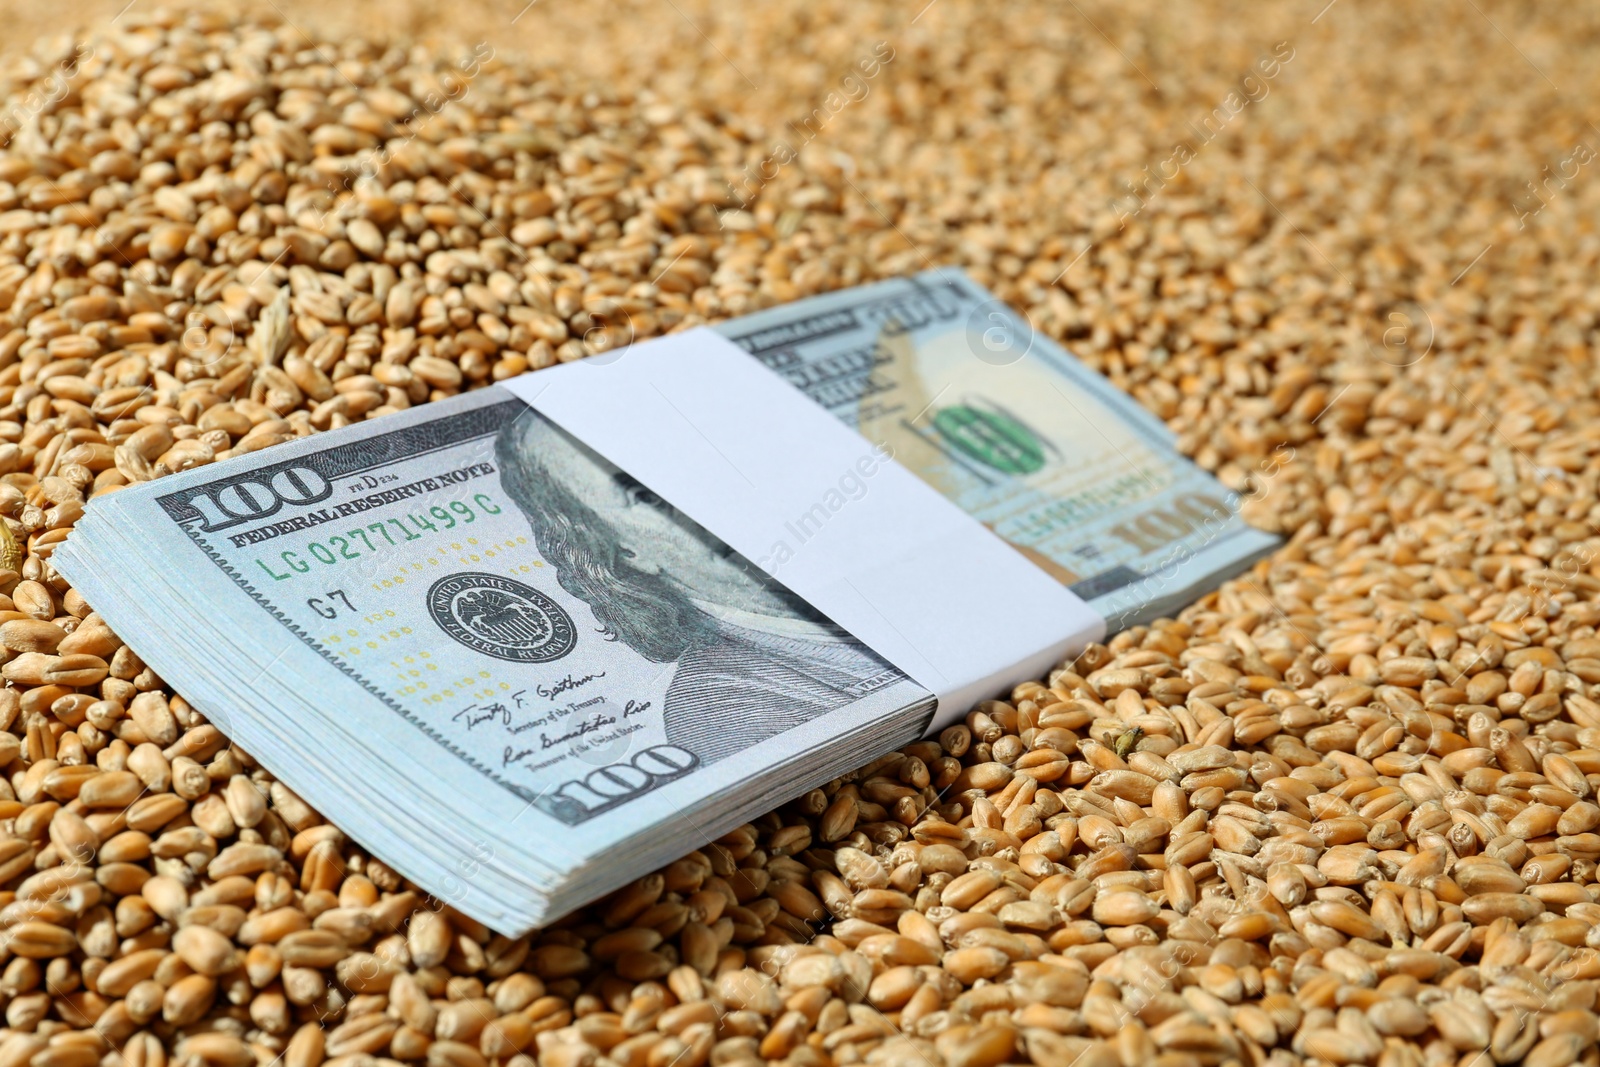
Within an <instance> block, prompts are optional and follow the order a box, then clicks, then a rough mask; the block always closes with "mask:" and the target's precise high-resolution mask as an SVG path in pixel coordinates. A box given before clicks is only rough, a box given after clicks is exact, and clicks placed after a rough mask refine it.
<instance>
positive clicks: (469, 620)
mask: <svg viewBox="0 0 1600 1067" xmlns="http://www.w3.org/2000/svg"><path fill="white" fill-rule="evenodd" d="M428 613H429V614H430V615H432V616H433V621H434V622H436V623H438V625H439V629H441V630H443V631H444V632H445V633H447V634H449V635H450V636H451V637H453V638H455V639H456V640H457V641H459V642H461V643H462V644H463V645H466V646H467V647H468V648H470V649H473V650H474V651H477V652H482V653H483V654H484V655H486V656H493V657H495V658H496V659H508V660H512V661H514V662H517V663H548V662H550V661H551V660H554V659H560V658H561V657H562V656H565V655H566V654H567V653H568V652H571V651H572V648H573V646H574V645H575V644H577V641H578V634H577V631H576V630H575V629H574V628H573V625H572V616H570V615H568V614H567V613H566V612H565V611H563V610H562V608H561V605H560V604H557V603H556V602H555V601H554V600H551V599H550V598H549V597H547V596H545V595H544V594H543V593H541V592H539V591H538V590H537V589H533V588H530V587H529V586H526V585H523V584H522V583H521V582H514V581H512V580H511V579H509V578H502V577H500V576H499V575H498V574H479V573H475V572H471V571H469V572H467V573H465V574H452V575H450V576H449V577H448V578H440V579H439V580H438V581H437V582H434V583H433V585H432V586H431V587H430V588H429V589H428Z"/></svg>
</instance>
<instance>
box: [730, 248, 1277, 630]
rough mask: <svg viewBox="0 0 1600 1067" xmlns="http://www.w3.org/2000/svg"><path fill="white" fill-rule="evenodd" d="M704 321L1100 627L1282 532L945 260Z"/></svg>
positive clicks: (1235, 565)
mask: <svg viewBox="0 0 1600 1067" xmlns="http://www.w3.org/2000/svg"><path fill="white" fill-rule="evenodd" d="M716 329H717V330H718V331H719V332H720V333H722V334H723V335H724V336H725V337H727V338H729V339H730V340H732V341H733V342H734V343H735V344H737V345H739V346H740V347H742V348H744V349H745V351H747V352H749V353H750V354H751V355H753V356H754V357H755V358H757V359H759V360H761V361H762V362H763V363H765V364H766V365H767V366H768V367H771V368H772V369H773V370H775V371H777V372H778V373H779V374H781V375H783V376H784V377H785V378H787V379H788V380H789V381H790V382H791V383H792V384H793V385H794V386H795V387H796V388H798V389H800V390H801V391H802V392H804V393H805V394H806V395H807V396H809V397H811V398H812V399H813V400H815V401H816V402H817V403H818V404H821V405H823V406H824V407H826V408H827V409H828V410H829V411H831V412H833V413H834V414H835V415H837V416H838V417H839V418H840V419H841V420H842V421H844V422H845V423H846V424H847V425H850V426H852V427H855V428H856V429H857V430H859V431H860V432H861V434H862V435H863V436H864V437H866V438H867V439H868V440H870V441H873V442H878V443H882V444H884V445H886V446H887V447H888V448H889V449H890V450H891V451H892V454H893V455H894V457H895V459H896V460H898V461H899V462H900V463H902V464H904V465H905V466H907V467H909V468H911V469H912V470H913V471H915V472H916V473H917V474H918V475H920V476H921V477H922V478H923V480H924V481H926V482H928V483H929V484H930V485H932V486H933V487H934V488H935V489H937V490H938V491H939V492H940V493H942V494H943V495H944V496H945V497H947V498H948V499H949V500H951V501H952V502H954V503H955V504H957V505H958V506H959V507H961V508H962V509H963V510H964V511H966V512H967V513H968V514H970V515H972V516H974V517H975V518H977V519H978V520H979V521H981V522H983V523H984V524H985V525H986V526H988V527H989V528H990V529H991V530H993V531H994V532H995V533H996V534H997V535H999V536H1000V537H1001V538H1003V539H1004V540H1005V541H1007V542H1008V543H1010V544H1011V545H1012V546H1013V547H1014V548H1016V549H1017V551H1019V552H1021V553H1023V554H1024V555H1025V556H1027V557H1028V558H1029V559H1031V560H1032V561H1033V562H1034V563H1036V564H1037V565H1038V566H1039V567H1040V568H1042V569H1043V570H1045V571H1046V572H1047V573H1049V574H1051V575H1053V576H1054V577H1055V578H1056V579H1057V580H1058V581H1060V582H1061V583H1062V584H1064V585H1066V586H1068V587H1069V588H1071V589H1072V591H1073V592H1075V593H1077V594H1078V595H1079V596H1080V597H1082V598H1083V599H1084V600H1086V601H1088V603H1089V605H1090V606H1091V607H1093V608H1094V609H1095V610H1096V611H1098V612H1099V613H1100V614H1101V615H1102V616H1104V617H1105V618H1106V620H1107V622H1108V625H1109V628H1110V629H1111V630H1113V631H1115V630H1119V629H1123V628H1125V627H1127V626H1131V625H1134V624H1136V623H1140V622H1146V621H1149V620H1150V619H1153V618H1157V617H1159V616H1161V615H1164V614H1169V613H1171V612H1172V611H1174V610H1176V609H1177V608H1179V607H1182V606H1183V605H1185V604H1187V603H1189V602H1190V601H1192V600H1193V599H1194V598H1195V596H1196V595H1198V594H1199V593H1200V592H1203V591H1205V590H1207V589H1210V588H1214V587H1215V586H1216V585H1217V584H1218V583H1219V582H1221V581H1222V580H1223V579H1225V578H1227V577H1230V576H1231V575H1233V574H1236V573H1238V572H1239V571H1242V570H1243V569H1245V568H1246V567H1248V566H1249V565H1250V564H1251V563H1252V562H1254V561H1255V560H1257V559H1259V558H1260V557H1262V556H1263V555H1265V554H1266V553H1268V552H1270V551H1271V550H1272V549H1273V548H1274V547H1275V546H1276V545H1277V544H1279V539H1278V538H1277V537H1275V536H1273V535H1271V534H1268V533H1265V532H1263V531H1260V530H1257V529H1254V528H1253V527H1251V526H1249V525H1247V524H1246V523H1245V522H1244V521H1243V520H1242V519H1240V518H1239V516H1238V514H1237V509H1236V507H1235V503H1236V502H1235V500H1234V499H1233V497H1232V495H1231V494H1230V493H1229V492H1228V491H1227V490H1226V489H1225V488H1224V487H1223V486H1222V485H1221V484H1220V483H1219V482H1217V480H1216V479H1215V478H1213V477H1212V476H1211V475H1209V474H1207V473H1206V472H1205V471H1203V470H1201V469H1200V468H1199V467H1197V466H1196V465H1195V464H1194V463H1192V462H1190V461H1189V460H1188V459H1186V458H1185V457H1183V456H1182V455H1180V454H1179V453H1178V452H1177V450H1176V449H1175V448H1174V447H1173V436H1172V433H1171V431H1170V430H1168V429H1167V427H1166V425H1165V424H1163V423H1162V422H1161V421H1160V420H1159V419H1157V418H1156V417H1155V416H1154V415H1152V414H1150V413H1149V412H1148V411H1146V410H1144V409H1143V408H1141V407H1140V406H1139V405H1138V404H1136V403H1135V402H1134V401H1133V400H1132V399H1131V398H1129V397H1128V396H1127V395H1126V394H1124V393H1122V392H1120V391H1119V390H1117V389H1116V388H1115V387H1114V386H1112V385H1111V383H1110V382H1108V381H1106V379H1105V378H1104V377H1102V376H1101V375H1099V374H1097V373H1095V372H1094V371H1092V370H1090V369H1088V368H1087V367H1085V366H1084V365H1083V364H1082V363H1080V362H1078V361H1077V360H1076V359H1074V358H1073V357H1072V356H1071V355H1069V354H1068V353H1067V352H1066V351H1064V350H1063V349H1062V348H1061V346H1060V345H1057V344H1056V343H1055V342H1054V341H1052V340H1050V338H1048V337H1046V336H1045V335H1043V334H1041V333H1038V332H1036V331H1034V330H1033V329H1032V328H1031V327H1030V326H1029V324H1028V323H1027V321H1026V320H1024V319H1023V318H1022V317H1021V316H1019V315H1017V313H1016V312H1015V311H1013V310H1012V309H1011V308H1010V307H1008V306H1007V305H1006V304H1004V303H1003V302H1001V301H999V300H997V299H995V298H994V297H993V296H992V295H991V294H990V293H989V292H987V291H986V290H985V289H983V288H982V287H981V286H979V285H977V284H976V283H974V282H973V281H972V280H971V279H970V278H968V277H967V276H966V274H965V273H963V272H962V271H960V270H958V269H954V268H944V269H939V270H930V271H927V272H924V273H922V274H918V275H916V276H913V277H909V278H897V279H894V280H892V281H885V282H880V283H877V284H873V285H864V286H860V287H858V288H855V289H847V290H843V291H840V292H836V293H829V294H826V295H823V296H817V297H811V298H809V299H806V300H800V301H797V302H795V303H792V304H785V305H783V306H781V307H776V308H772V309H770V310H767V311H762V312H758V313H756V314H754V315H747V316H744V317H743V318H738V319H734V320H731V321H729V322H725V323H723V324H721V325H720V326H717V327H716ZM792 536H793V538H794V540H795V541H796V542H797V543H798V542H799V541H801V540H802V539H803V538H804V537H805V536H807V530H806V529H803V528H799V527H797V528H796V529H795V530H793V531H792Z"/></svg>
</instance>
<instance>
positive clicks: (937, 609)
mask: <svg viewBox="0 0 1600 1067" xmlns="http://www.w3.org/2000/svg"><path fill="white" fill-rule="evenodd" d="M503 384H505V385H506V386H507V387H508V388H509V389H510V390H511V391H512V392H513V393H515V394H516V395H517V396H519V397H521V398H522V399H523V400H525V401H527V402H528V403H529V404H530V405H531V406H533V407H534V408H535V409H537V410H538V411H539V412H541V413H542V414H544V415H545V416H546V417H547V418H549V419H551V420H552V421H553V422H555V423H556V424H557V425H558V426H560V427H562V428H563V429H565V430H566V431H567V432H568V433H570V434H572V435H573V436H574V437H576V438H578V439H579V440H580V441H583V442H584V443H585V444H587V445H588V446H589V447H590V448H593V449H594V450H595V451H596V452H598V453H600V454H601V455H602V456H604V457H605V458H606V459H608V460H610V461H611V462H612V463H614V464H616V466H618V467H620V468H621V469H623V470H625V471H627V472H628V473H629V474H630V475H632V476H633V477H634V478H637V479H638V480H639V481H640V482H641V483H643V484H644V485H646V486H648V487H649V488H650V489H651V490H652V491H653V492H655V493H657V494H658V495H660V496H661V497H662V498H663V499H665V500H667V501H670V502H671V503H672V504H673V505H674V506H675V507H677V508H678V509H679V510H681V511H682V512H684V513H685V514H686V515H688V516H689V517H690V518H692V519H694V520H695V521H696V522H698V523H699V524H700V525H702V526H704V527H705V528H706V529H708V530H710V531H711V532H712V533H713V534H715V535H716V536H717V537H719V538H721V539H722V540H723V541H725V542H727V543H728V544H729V545H730V546H732V547H733V548H734V549H736V550H737V551H738V552H739V553H740V554H742V555H743V556H745V557H746V558H747V559H750V560H753V561H755V562H756V563H757V565H758V566H760V567H761V568H762V569H763V570H765V571H766V572H767V573H769V574H773V575H774V576H776V577H777V578H778V579H779V580H780V581H782V582H783V583H784V584H785V585H786V586H788V587H789V588H790V589H791V590H793V591H794V592H795V593H796V594H798V595H799V596H801V597H803V598H804V599H805V600H806V601H808V602H809V603H811V604H812V605H813V606H815V607H816V608H817V609H818V610H820V611H822V612H823V613H824V614H826V615H827V616H828V617H829V618H831V619H833V620H834V622H836V623H838V624H839V625H840V626H842V627H844V628H845V629H846V630H848V631H849V632H850V633H852V634H854V635H855V636H856V637H857V638H858V639H859V640H861V641H862V642H863V643H865V644H866V645H867V646H868V647H869V648H871V649H872V650H873V651H875V652H876V653H878V655H880V656H882V657H883V658H884V659H886V660H888V661H889V662H890V663H892V664H894V665H895V666H896V667H898V668H899V669H900V670H901V671H903V672H904V673H905V674H906V675H908V676H909V677H911V678H912V679H913V680H915V681H916V682H917V683H918V684H920V685H922V686H923V687H924V688H926V689H928V690H929V691H931V692H933V693H934V694H935V695H936V696H937V697H938V698H939V711H938V713H937V714H936V717H935V721H936V722H937V723H940V724H941V725H942V724H943V723H945V722H948V721H952V720H954V719H955V718H957V717H958V716H960V715H962V714H964V713H965V712H966V710H967V709H968V708H970V707H971V705H972V704H974V703H976V702H977V701H979V700H984V699H988V698H989V697H992V696H994V695H996V693H998V692H1000V691H1002V690H1004V689H1006V688H1007V687H1009V686H1011V685H1014V684H1016V683H1017V682H1019V681H1022V680H1024V679H1026V678H1032V677H1037V676H1039V675H1041V674H1043V673H1044V672H1045V671H1047V670H1049V669H1050V668H1051V667H1052V666H1054V665H1055V663H1056V662H1057V661H1058V660H1059V659H1060V658H1061V656H1063V655H1064V654H1066V653H1067V652H1069V651H1076V650H1077V649H1080V648H1082V647H1083V646H1084V645H1086V644H1088V643H1089V642H1091V641H1095V640H1098V639H1099V638H1100V637H1102V636H1103V635H1104V633H1105V621H1104V620H1103V619H1101V618H1100V616H1099V615H1097V614H1096V613H1095V612H1094V611H1093V610H1092V609H1091V608H1089V606H1088V605H1087V604H1085V603H1084V602H1083V601H1082V600H1081V599H1079V598H1078V597H1077V596H1075V595H1074V594H1073V593H1072V592H1071V591H1070V590H1068V589H1066V588H1065V587H1063V586H1062V585H1061V584H1060V583H1059V582H1057V581H1055V580H1054V579H1052V578H1051V577H1050V576H1049V575H1047V574H1045V573H1044V572H1043V571H1042V570H1040V569H1039V568H1038V567H1036V566H1035V565H1034V564H1033V563H1031V562H1029V561H1028V560H1027V559H1026V558H1024V557H1023V556H1022V555H1021V554H1020V553H1018V552H1017V551H1016V550H1015V549H1013V548H1012V547H1011V546H1010V545H1008V544H1006V543H1005V542H1004V541H1002V540H1001V539H1000V538H999V537H997V536H995V535H994V534H993V533H992V532H990V531H989V530H988V529H987V528H985V527H984V526H983V525H982V524H981V523H979V522H978V521H977V520H975V519H973V518H972V517H971V516H970V515H968V514H967V513H966V512H964V511H962V510H961V509H960V508H959V507H957V506H956V505H955V504H953V503H951V502H950V501H948V500H946V499H945V498H944V497H943V496H941V495H940V494H939V493H938V492H937V491H935V490H934V489H933V488H932V487H930V486H929V485H927V484H926V483H925V482H923V481H922V480H921V479H920V478H918V477H917V476H916V475H914V474H912V473H911V472H910V471H908V470H907V469H906V468H904V467H902V466H901V465H900V464H899V463H896V462H894V461H893V459H889V458H885V456H884V454H883V453H882V452H880V451H877V450H875V449H874V446H873V445H872V444H871V443H870V442H868V441H866V440H865V439H864V438H863V437H861V435H859V434H857V433H856V432H855V431H854V430H851V429H849V428H848V427H846V426H845V425H844V424H842V423H841V422H839V421H838V420H837V419H836V418H834V417H833V415H831V414H830V413H829V412H827V411H826V410H825V409H823V408H822V407H820V406H818V405H816V404H815V403H813V402H812V401H811V400H810V399H809V398H808V397H806V396H805V394H803V393H801V392H800V391H799V390H798V389H796V388H794V387H793V386H792V385H790V384H789V383H788V382H787V381H785V380H784V379H783V378H781V377H779V376H778V375H777V374H776V373H774V372H773V371H771V370H769V369H768V368H767V367H765V366H764V365H763V364H761V363H760V362H759V361H758V360H756V359H753V358H752V357H751V356H750V355H748V354H747V353H745V352H744V351H743V350H742V349H740V348H738V347H737V346H735V345H734V344H732V343H731V342H729V341H727V340H725V339H724V338H722V337H721V336H719V335H718V334H716V333H714V332H712V331H710V330H708V329H697V330H691V331H688V332H686V333H682V334H676V335H673V336H671V337H664V338H661V339H658V340H654V341H649V342H646V343H644V344H640V345H636V346H634V347H633V348H631V349H628V350H626V351H624V352H623V353H621V354H619V355H618V356H616V357H614V358H612V359H610V360H605V361H596V360H589V361H584V362H579V363H572V364H567V365H565V366H559V367H553V368H551V369H549V370H544V371H539V372H537V373H536V374H530V375H525V376H523V377H520V378H514V379H512V380H510V381H508V382H505V383H503Z"/></svg>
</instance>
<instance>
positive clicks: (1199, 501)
mask: <svg viewBox="0 0 1600 1067" xmlns="http://www.w3.org/2000/svg"><path fill="white" fill-rule="evenodd" d="M1230 515H1231V512H1230V511H1229V510H1228V505H1226V504H1224V503H1223V502H1222V501H1220V500H1218V499H1217V498H1216V497H1214V496H1210V495H1209V494H1206V493H1185V494H1184V495H1183V496H1180V497H1178V498H1177V499H1176V500H1174V501H1173V502H1172V506H1171V507H1170V508H1151V509H1150V510H1149V511H1147V512H1145V513H1144V514H1143V515H1140V516H1139V517H1138V518H1137V519H1133V520H1132V521H1130V522H1123V523H1118V524H1117V525H1116V526H1113V527H1111V529H1110V530H1108V531H1107V532H1108V533H1111V534H1113V535H1115V536H1117V537H1120V538H1122V539H1123V540H1124V541H1126V542H1128V544H1130V545H1132V546H1133V547H1134V549H1135V550H1136V551H1138V552H1154V551H1156V549H1158V548H1161V547H1162V546H1163V545H1169V544H1171V543H1172V542H1174V541H1176V540H1178V538H1180V537H1184V536H1186V535H1188V534H1190V533H1193V532H1194V531H1195V529H1197V528H1200V529H1208V528H1214V527H1215V526H1216V525H1217V524H1220V523H1223V522H1226V521H1227V519H1228V518H1229V516H1230Z"/></svg>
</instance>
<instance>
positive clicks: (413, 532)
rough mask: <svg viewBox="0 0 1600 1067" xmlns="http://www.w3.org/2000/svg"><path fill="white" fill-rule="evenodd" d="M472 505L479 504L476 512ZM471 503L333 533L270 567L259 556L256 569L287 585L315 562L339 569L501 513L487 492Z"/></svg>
mask: <svg viewBox="0 0 1600 1067" xmlns="http://www.w3.org/2000/svg"><path fill="white" fill-rule="evenodd" d="M472 504H476V505H477V509H476V510H474V509H473V506H472ZM472 504H469V503H467V502H466V501H464V500H453V501H451V502H450V504H449V505H448V506H442V505H439V504H435V505H434V506H433V507H431V508H429V509H428V510H427V511H425V512H419V513H416V514H412V515H406V516H404V517H402V518H398V519H384V520H382V521H380V522H373V523H368V524H367V525H366V526H358V527H356V528H355V529H353V530H347V531H345V532H344V533H342V534H330V535H329V536H327V537H325V538H323V539H322V540H320V541H313V542H311V543H310V544H309V545H307V546H306V547H305V552H304V554H302V553H300V552H297V551H295V550H294V549H292V548H290V549H285V550H284V551H282V552H280V553H278V558H277V559H276V560H274V561H273V563H271V564H269V563H268V562H267V561H266V560H264V559H261V558H259V557H258V558H257V559H256V566H257V567H260V568H261V569H262V570H263V571H265V572H266V573H267V574H268V575H270V576H271V577H272V580H273V581H275V582H284V581H288V580H289V579H290V578H293V577H294V576H295V575H296V574H305V573H306V572H307V571H309V570H311V568H312V564H313V563H318V564H321V565H322V566H324V567H336V566H338V565H340V564H341V563H342V562H343V561H344V560H351V559H361V558H362V557H363V556H374V555H379V554H382V553H386V552H387V551H388V549H390V548H393V547H395V546H398V545H402V544H405V543H406V542H407V541H420V540H421V539H422V538H423V537H424V536H425V534H428V533H435V534H436V533H439V532H440V530H441V529H444V530H453V529H455V528H456V527H457V526H466V525H468V524H470V523H474V522H477V521H478V512H480V511H481V512H482V513H483V514H485V515H498V514H500V507H499V505H497V504H496V503H495V502H494V501H493V500H492V499H491V498H490V497H489V496H488V495H486V494H484V493H477V494H475V495H474V496H473V498H472ZM436 523H437V525H435V524H436ZM307 557H310V558H309V559H308V558H307ZM274 564H277V565H281V566H283V567H286V568H288V573H279V572H278V571H277V570H275V569H273V567H274Z"/></svg>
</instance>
